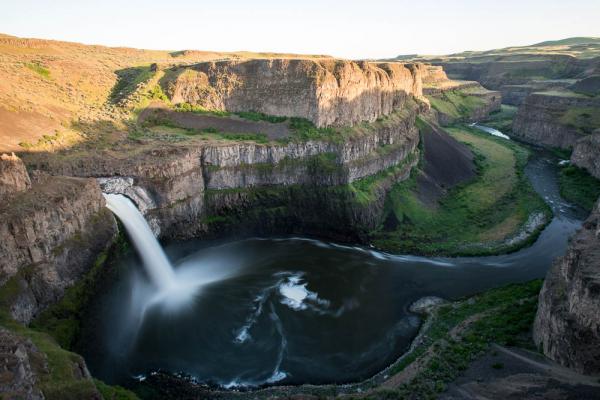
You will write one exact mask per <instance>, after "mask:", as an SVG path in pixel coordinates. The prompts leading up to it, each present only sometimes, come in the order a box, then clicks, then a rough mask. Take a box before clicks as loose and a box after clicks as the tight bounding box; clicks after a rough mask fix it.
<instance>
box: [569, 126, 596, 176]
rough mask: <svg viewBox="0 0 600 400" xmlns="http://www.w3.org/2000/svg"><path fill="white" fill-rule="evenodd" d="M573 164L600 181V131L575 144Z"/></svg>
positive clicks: (572, 157)
mask: <svg viewBox="0 0 600 400" xmlns="http://www.w3.org/2000/svg"><path fill="white" fill-rule="evenodd" d="M571 163H573V164H575V165H577V166H578V167H579V168H583V169H586V170H587V171H588V172H589V173H590V174H591V175H593V176H595V177H596V178H598V179H600V129H597V130H596V131H595V132H594V133H593V134H592V135H589V136H586V137H584V138H582V139H579V140H578V141H577V142H576V143H575V146H573V153H572V154H571Z"/></svg>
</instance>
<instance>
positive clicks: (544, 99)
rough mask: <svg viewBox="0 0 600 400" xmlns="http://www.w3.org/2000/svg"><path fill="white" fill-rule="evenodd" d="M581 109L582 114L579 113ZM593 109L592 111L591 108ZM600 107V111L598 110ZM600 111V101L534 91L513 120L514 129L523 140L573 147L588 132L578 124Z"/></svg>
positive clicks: (566, 93) (571, 95) (584, 97)
mask: <svg viewBox="0 0 600 400" xmlns="http://www.w3.org/2000/svg"><path fill="white" fill-rule="evenodd" d="M577 110H581V116H576V115H575V114H570V113H575V112H577ZM588 110H589V111H588ZM594 110H596V111H594ZM598 110H600V100H599V99H597V98H589V97H586V96H582V95H575V94H572V93H569V92H565V93H562V92H561V93H556V94H555V93H553V92H548V93H543V92H542V93H533V94H531V95H529V96H527V98H526V99H525V101H524V102H523V104H522V105H521V107H519V110H518V112H517V115H516V117H515V120H514V122H513V128H512V132H513V134H514V135H515V136H517V137H519V138H520V139H522V140H524V141H526V142H530V143H534V144H540V145H544V146H550V147H560V148H565V149H566V148H572V147H573V146H574V144H575V142H577V141H578V140H579V139H581V138H582V137H584V136H585V132H584V131H582V129H580V128H579V127H578V126H577V124H579V123H585V122H586V121H585V120H583V119H582V118H590V117H588V116H586V115H590V114H593V113H595V112H598Z"/></svg>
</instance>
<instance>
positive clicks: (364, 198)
mask: <svg viewBox="0 0 600 400" xmlns="http://www.w3.org/2000/svg"><path fill="white" fill-rule="evenodd" d="M415 157H416V156H415V155H414V154H410V155H409V156H408V157H406V158H405V159H404V160H403V162H401V163H400V164H398V165H394V166H393V167H390V168H387V169H385V170H383V171H380V172H378V173H376V174H374V175H370V176H367V177H364V178H361V179H357V180H355V181H354V182H352V183H350V184H349V185H348V187H349V188H350V190H351V191H352V192H354V194H355V196H356V201H357V202H358V203H359V204H363V205H367V204H368V203H370V202H372V201H373V200H374V198H375V192H376V190H377V188H378V187H379V186H380V185H381V184H383V183H385V182H386V181H387V179H389V178H392V177H394V176H395V175H396V174H397V173H398V172H400V171H402V170H403V169H404V168H405V167H406V165H407V164H409V163H412V162H413V161H414V160H415Z"/></svg>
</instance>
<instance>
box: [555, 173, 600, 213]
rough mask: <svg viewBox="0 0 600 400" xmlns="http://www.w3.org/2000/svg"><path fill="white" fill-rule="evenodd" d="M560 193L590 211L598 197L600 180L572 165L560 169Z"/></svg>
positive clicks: (599, 194)
mask: <svg viewBox="0 0 600 400" xmlns="http://www.w3.org/2000/svg"><path fill="white" fill-rule="evenodd" d="M558 184H559V186H560V195H561V196H562V197H563V198H564V199H565V200H567V201H570V202H571V203H574V204H577V205H578V206H580V207H582V208H583V209H585V210H587V211H591V210H592V208H593V207H594V205H595V204H596V201H597V200H598V198H599V197H600V180H598V179H596V178H594V177H593V176H592V175H590V174H589V173H588V172H587V171H586V170H584V169H582V168H578V167H576V166H574V165H568V166H565V167H562V168H561V169H560V174H559V177H558Z"/></svg>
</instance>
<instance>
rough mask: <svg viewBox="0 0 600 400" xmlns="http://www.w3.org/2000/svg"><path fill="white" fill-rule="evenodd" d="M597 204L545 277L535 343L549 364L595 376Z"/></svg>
mask: <svg viewBox="0 0 600 400" xmlns="http://www.w3.org/2000/svg"><path fill="white" fill-rule="evenodd" d="M598 310H600V202H598V204H597V205H596V207H595V210H594V211H593V212H592V215H591V216H590V217H589V219H588V220H587V221H586V222H585V223H584V224H583V228H582V229H581V230H580V231H579V232H578V233H577V234H576V236H575V237H574V238H573V240H572V241H571V245H570V246H569V249H568V250H567V253H566V255H565V256H564V257H562V258H560V259H558V260H557V261H556V262H555V263H554V265H553V266H552V268H551V270H550V271H549V272H548V275H547V276H546V280H545V282H544V286H543V288H542V291H541V292H540V296H539V306H538V312H537V316H536V319H535V324H534V340H535V342H536V344H537V345H538V346H539V347H540V348H541V349H542V350H543V352H544V354H545V355H546V356H548V357H549V358H551V359H553V360H555V361H557V362H559V363H560V364H562V365H564V366H567V367H569V368H572V369H575V370H577V371H578V372H581V373H584V374H592V375H600V312H599V311H598Z"/></svg>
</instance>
